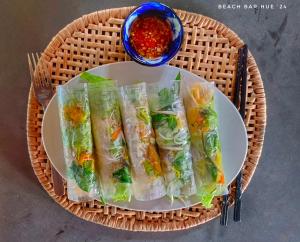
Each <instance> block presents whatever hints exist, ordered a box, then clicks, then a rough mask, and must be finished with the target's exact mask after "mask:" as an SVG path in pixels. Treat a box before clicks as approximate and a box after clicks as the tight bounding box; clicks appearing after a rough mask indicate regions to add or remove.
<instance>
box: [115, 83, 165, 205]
mask: <svg viewBox="0 0 300 242" xmlns="http://www.w3.org/2000/svg"><path fill="white" fill-rule="evenodd" d="M120 99H121V111H122V117H123V126H124V131H125V136H126V140H127V144H128V148H129V155H130V160H131V165H132V170H133V193H134V196H135V198H136V199H137V200H140V201H148V200H153V199H157V198H161V197H163V196H164V195H165V194H166V191H165V187H164V179H163V177H162V170H161V164H160V159H159V155H158V153H157V150H156V146H155V138H154V134H153V130H152V125H151V117H150V111H149V106H148V100H147V94H146V84H145V83H138V84H134V85H128V86H124V87H121V88H120Z"/></svg>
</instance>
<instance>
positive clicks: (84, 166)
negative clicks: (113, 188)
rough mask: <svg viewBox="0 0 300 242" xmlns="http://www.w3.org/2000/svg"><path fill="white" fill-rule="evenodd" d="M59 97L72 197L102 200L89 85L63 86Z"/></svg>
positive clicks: (74, 198) (68, 185)
mask: <svg viewBox="0 0 300 242" xmlns="http://www.w3.org/2000/svg"><path fill="white" fill-rule="evenodd" d="M57 95H58V107H59V116H60V126H61V131H62V140H63V148H64V157H65V163H66V167H67V171H68V173H67V188H68V189H67V191H68V198H69V199H70V200H73V201H88V200H92V199H99V195H100V191H99V187H98V183H97V180H96V172H95V159H94V150H93V138H92V131H91V122H90V108H89V101H88V91H87V86H86V84H79V85H78V86H76V87H74V86H69V85H63V86H59V87H58V89H57Z"/></svg>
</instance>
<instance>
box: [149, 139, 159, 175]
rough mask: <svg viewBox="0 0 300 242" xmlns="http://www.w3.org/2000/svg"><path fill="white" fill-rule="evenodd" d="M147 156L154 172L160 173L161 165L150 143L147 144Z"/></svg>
mask: <svg viewBox="0 0 300 242" xmlns="http://www.w3.org/2000/svg"><path fill="white" fill-rule="evenodd" d="M148 157H149V161H150V162H151V164H152V166H153V168H154V170H155V171H156V174H161V166H160V161H159V156H158V154H157V151H156V149H155V146H154V145H152V144H149V146H148Z"/></svg>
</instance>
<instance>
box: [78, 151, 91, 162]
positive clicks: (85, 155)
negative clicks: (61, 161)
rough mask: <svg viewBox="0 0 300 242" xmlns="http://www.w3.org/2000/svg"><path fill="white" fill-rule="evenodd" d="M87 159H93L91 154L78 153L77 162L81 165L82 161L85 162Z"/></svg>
mask: <svg viewBox="0 0 300 242" xmlns="http://www.w3.org/2000/svg"><path fill="white" fill-rule="evenodd" d="M87 160H93V156H92V155H91V154H89V153H86V152H82V153H81V154H80V155H79V159H78V164H79V165H83V163H84V162H86V161H87Z"/></svg>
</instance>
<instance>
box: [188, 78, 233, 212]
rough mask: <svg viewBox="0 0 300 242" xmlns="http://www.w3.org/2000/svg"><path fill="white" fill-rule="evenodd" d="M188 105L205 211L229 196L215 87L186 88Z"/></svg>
mask: <svg viewBox="0 0 300 242" xmlns="http://www.w3.org/2000/svg"><path fill="white" fill-rule="evenodd" d="M186 87H187V88H186V94H185V104H186V112H187V120H188V124H189V130H190V133H191V143H192V154H193V163H194V172H195V178H196V185H197V194H198V195H199V196H200V199H201V202H202V204H203V205H204V206H205V207H210V206H211V202H212V199H213V197H214V196H217V195H222V194H224V193H226V191H227V188H226V186H225V185H224V183H225V179H224V172H223V166H222V153H221V144H220V138H219V133H218V116H217V113H216V111H215V107H214V85H213V84H212V83H202V82H195V83H192V84H191V85H189V84H186Z"/></svg>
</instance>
